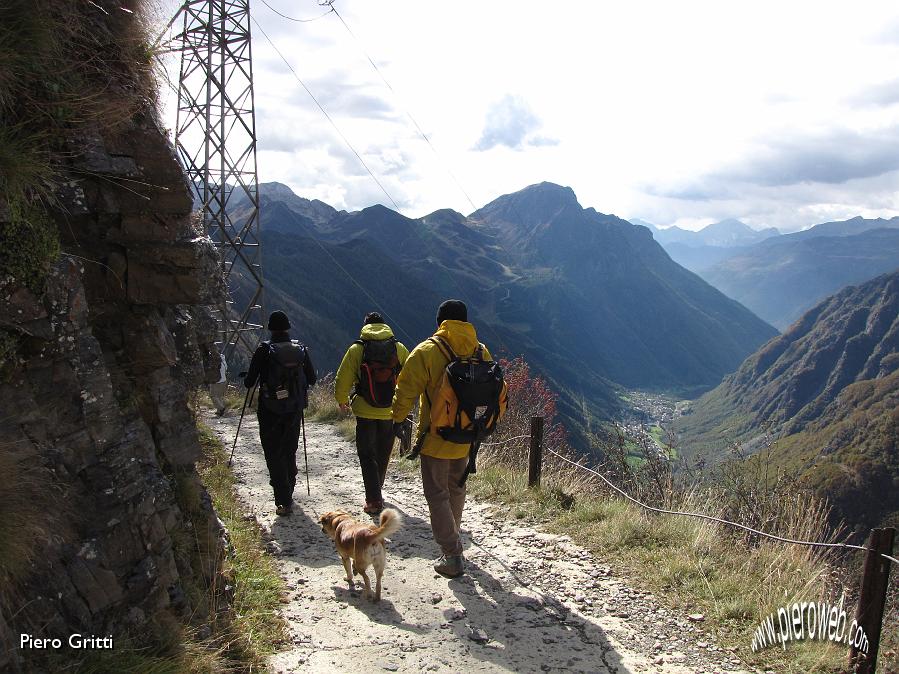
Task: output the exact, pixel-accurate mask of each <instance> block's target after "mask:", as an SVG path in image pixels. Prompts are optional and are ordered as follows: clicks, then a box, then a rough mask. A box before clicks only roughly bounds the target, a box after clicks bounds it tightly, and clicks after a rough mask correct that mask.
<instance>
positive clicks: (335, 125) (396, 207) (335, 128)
mask: <svg viewBox="0 0 899 674" xmlns="http://www.w3.org/2000/svg"><path fill="white" fill-rule="evenodd" d="M251 20H252V22H253V23H254V24H255V26H256V28H258V29H259V32H260V33H262V35H263V37H265V39H266V40H267V41H268V43H269V44H270V45H271V46H272V49H274V50H275V52H276V53H277V54H278V56H280V57H281V60H282V61H284V64H285V65H286V66H287V67H288V68H289V69H290V72H291V73H293V76H294V77H295V78H296V80H297V82H299V83H300V86H302V87H303V89H305V90H306V93H307V94H309V98H311V99H312V100H313V102H314V103H315V105H317V106H318V109H319V110H321V112H322V114H323V115H324V116H325V118H326V119H327V120H328V121H329V122H330V123H331V126H332V127H334V130H335V131H336V132H337V135H338V136H340V138H341V140H343V142H344V143H345V144H346V146H347V147H348V148H349V149H350V151H351V152H352V153H353V154H354V155H356V159H358V160H359V163H361V164H362V166H363V167H364V168H365V170H366V171H368V175H370V176H371V178H372V180H374V181H375V183H376V184H377V185H378V187H380V188H381V191H382V192H383V193H384V194H385V195H386V196H387V198H388V199H389V200H390V203H392V204H393V206H394V208H395V209H396V210H397V211H399V210H400V206H399V204H397V202H396V200H395V199H394V198H393V197H392V196H390V193H389V192H388V191H387V190H386V189H385V188H384V185H382V184H381V181H380V180H378V177H377V176H376V175H375V174H374V172H373V171H372V170H371V169H370V168H369V166H368V164H366V163H365V160H364V159H363V158H362V155H360V154H359V153H358V152H357V151H356V148H355V147H353V144H352V143H350V141H349V139H348V138H347V137H346V136H345V135H344V134H343V132H342V131H341V130H340V127H338V126H337V123H336V122H335V121H334V120H333V118H332V117H331V115H329V114H328V111H327V110H325V108H324V107H323V106H322V104H321V103H319V102H318V99H317V98H316V97H315V95H314V94H313V93H312V92H311V91H310V90H309V87H307V86H306V83H305V82H304V81H303V80H302V79H301V78H300V76H299V75H298V74H297V71H296V70H294V68H293V66H292V65H290V61H288V60H287V58H286V57H285V56H284V54H282V53H281V50H280V49H278V47H277V45H275V43H274V42H272V39H271V38H270V37H269V36H268V33H266V32H265V30H264V29H263V28H262V26H260V25H259V22H258V21H256V19H255V18H254V17H251Z"/></svg>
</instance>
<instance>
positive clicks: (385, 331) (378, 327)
mask: <svg viewBox="0 0 899 674" xmlns="http://www.w3.org/2000/svg"><path fill="white" fill-rule="evenodd" d="M391 337H393V330H391V329H390V326H389V325H387V324H386V323H370V324H368V325H363V326H362V332H360V333H359V339H368V340H371V341H375V342H377V341H380V340H382V339H389V338H391Z"/></svg>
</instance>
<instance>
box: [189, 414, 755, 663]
mask: <svg viewBox="0 0 899 674" xmlns="http://www.w3.org/2000/svg"><path fill="white" fill-rule="evenodd" d="M206 422H207V423H208V424H209V425H210V426H211V427H212V428H213V429H214V430H215V431H216V432H217V433H218V434H219V435H220V437H221V438H222V439H223V440H224V441H225V443H226V446H228V447H230V445H231V442H232V441H233V438H234V432H235V430H236V428H237V414H236V413H234V412H229V413H228V414H227V415H226V416H225V417H221V418H219V417H216V416H214V415H209V416H207V418H206ZM240 435H241V437H240V440H239V441H238V445H237V451H236V454H235V460H234V470H235V473H236V475H237V477H238V489H239V494H240V497H241V499H242V500H243V502H244V503H245V504H246V505H247V508H248V510H249V511H250V512H252V513H253V514H254V515H255V517H256V519H257V520H258V522H259V523H260V525H261V526H262V527H263V529H264V530H265V532H266V534H267V536H268V538H269V543H268V547H269V550H270V552H271V553H272V554H273V555H274V556H275V557H276V559H277V561H278V564H279V566H280V569H281V573H282V576H283V577H284V578H285V580H286V584H287V588H288V592H289V601H288V602H287V603H285V604H284V605H283V609H282V612H283V615H284V618H285V619H286V620H287V621H288V622H289V624H290V630H291V636H292V641H293V645H292V648H291V649H290V650H287V651H284V652H282V653H279V654H278V655H276V656H274V657H273V658H272V660H271V669H272V671H274V672H285V673H286V672H329V673H330V672H378V671H389V672H473V671H475V672H499V671H506V672H507V671H515V672H541V671H552V672H599V673H605V672H622V673H623V672H663V673H666V674H687V673H691V674H701V673H706V674H711V673H713V672H715V673H717V672H741V671H743V670H742V669H741V666H740V663H739V661H738V660H736V659H734V656H733V654H732V653H729V652H727V651H722V650H720V649H718V648H717V646H715V645H714V643H713V641H712V639H711V638H710V637H708V636H707V635H705V634H704V633H703V632H702V629H701V624H702V623H701V616H695V615H694V616H692V619H691V617H690V616H685V615H679V614H677V613H675V612H672V611H669V610H666V609H664V608H662V607H661V606H660V605H659V604H658V603H657V602H656V601H655V600H654V599H653V597H652V596H651V595H648V594H646V593H643V592H639V591H636V590H633V589H631V588H629V587H628V586H627V584H626V583H625V582H623V581H622V580H620V579H617V578H615V577H613V576H612V575H611V572H610V570H609V569H608V567H606V566H604V565H603V564H602V563H601V562H600V561H599V560H597V559H596V558H595V557H593V556H592V555H591V554H590V553H588V552H586V551H585V550H583V549H582V548H580V547H578V546H576V545H574V544H573V543H572V542H571V540H570V539H569V538H568V537H567V536H556V535H553V534H548V533H544V532H540V531H539V530H536V529H533V528H529V527H522V526H520V525H519V524H517V523H515V522H512V521H508V520H506V519H504V518H502V517H501V516H499V515H496V516H495V515H493V514H491V510H492V508H491V506H490V504H487V503H482V502H478V501H475V500H473V499H469V502H468V504H467V505H466V509H465V515H464V517H463V540H464V544H465V555H466V560H467V574H466V575H465V576H463V577H461V578H458V579H454V580H448V579H446V578H443V577H441V576H438V575H437V574H435V573H434V571H433V569H432V568H431V561H432V559H433V558H434V557H436V556H437V554H438V551H437V548H436V544H435V543H434V542H433V539H432V538H431V530H430V526H429V524H428V516H427V505H426V504H425V501H424V496H423V495H422V492H421V480H420V478H418V477H417V476H415V475H408V474H403V473H401V472H399V471H397V470H395V469H394V468H393V467H391V469H390V471H389V473H388V476H387V483H386V484H385V487H384V497H385V500H386V501H387V503H388V505H390V506H392V507H394V508H396V509H397V510H399V511H400V512H401V513H402V514H403V517H404V524H403V527H402V529H400V531H399V532H397V533H396V534H395V536H394V537H393V540H392V541H391V542H390V543H389V544H388V552H387V569H386V571H385V573H384V589H383V595H382V600H381V602H380V604H373V603H371V602H369V601H367V600H365V599H364V598H363V597H362V594H361V579H359V582H357V583H356V587H355V588H354V589H349V588H348V586H347V583H346V582H345V580H344V571H343V567H342V565H341V563H340V559H339V558H338V556H337V554H336V552H335V551H334V546H333V544H332V543H331V541H330V540H328V538H327V537H326V536H325V535H324V534H323V533H322V531H321V529H320V527H319V526H318V516H319V515H320V514H321V513H322V512H326V511H328V510H334V509H338V508H340V509H344V510H347V511H348V512H350V513H352V514H353V515H354V516H356V517H357V518H358V519H359V520H360V521H366V519H367V516H365V515H363V513H362V501H363V493H364V492H363V489H362V479H361V474H360V471H359V465H358V459H357V457H356V450H355V446H354V445H353V444H352V443H350V442H348V441H346V440H344V439H343V438H341V437H340V436H339V435H337V433H336V432H335V430H334V428H333V427H331V426H329V425H325V424H318V423H313V422H307V424H306V439H307V447H308V454H309V470H310V475H309V480H310V484H311V492H312V494H311V496H307V495H306V483H305V477H304V475H303V463H302V445H301V446H300V454H299V456H298V459H299V466H300V475H299V476H298V481H297V489H296V494H295V499H296V507H295V509H294V514H293V515H292V516H291V517H288V518H283V517H276V516H275V514H274V503H273V501H272V497H271V488H270V487H269V485H268V473H267V472H266V468H265V461H264V459H263V456H262V448H261V446H260V445H259V440H258V438H259V434H258V427H257V423H256V418H255V415H250V414H247V416H246V417H244V422H243V427H242V429H241V433H240Z"/></svg>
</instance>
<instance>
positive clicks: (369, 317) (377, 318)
mask: <svg viewBox="0 0 899 674" xmlns="http://www.w3.org/2000/svg"><path fill="white" fill-rule="evenodd" d="M383 322H384V317H383V316H381V314H379V313H378V312H377V311H372V312H370V313H367V314H365V320H364V321H362V325H371V324H372V323H383Z"/></svg>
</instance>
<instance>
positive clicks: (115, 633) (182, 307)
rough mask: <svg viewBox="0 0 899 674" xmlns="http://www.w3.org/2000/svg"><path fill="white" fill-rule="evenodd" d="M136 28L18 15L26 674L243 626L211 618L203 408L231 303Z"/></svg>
mask: <svg viewBox="0 0 899 674" xmlns="http://www.w3.org/2000/svg"><path fill="white" fill-rule="evenodd" d="M123 9H124V10H125V11H122V10H123ZM135 9H136V10H137V11H135V12H132V11H131V10H130V9H127V8H126V7H123V6H121V3H119V2H109V1H108V0H97V2H92V3H67V2H54V1H52V0H51V1H44V0H38V1H37V2H29V3H7V4H5V5H4V7H3V10H2V12H0V13H2V15H3V18H2V21H0V44H3V45H4V48H3V50H2V52H3V54H2V58H0V60H2V66H3V67H2V71H3V77H0V120H2V136H3V140H2V144H3V152H0V154H2V155H3V156H2V157H0V184H2V188H0V234H2V236H0V238H2V245H0V382H2V386H0V410H2V412H0V671H4V672H6V671H14V672H18V671H25V672H49V671H62V670H70V671H76V670H77V671H88V670H90V671H111V669H110V668H107V667H103V666H96V667H94V666H88V665H86V664H84V663H83V662H82V661H83V660H85V659H87V658H94V657H95V656H96V657H100V656H101V655H103V653H99V652H97V653H95V652H91V650H90V649H89V648H88V644H87V642H85V650H83V651H79V650H76V649H73V648H70V647H69V646H68V645H67V638H68V636H69V635H76V636H77V635H79V634H82V635H84V636H85V637H87V636H88V635H97V636H98V637H101V638H103V637H108V636H111V637H112V639H113V644H114V647H115V651H118V652H119V653H122V654H123V655H124V658H127V657H128V654H129V653H133V654H138V653H145V654H148V657H149V654H155V653H157V652H162V651H163V650H164V649H165V648H174V647H175V645H176V644H179V643H181V633H182V630H185V629H187V625H188V624H190V626H191V627H190V630H192V631H193V632H196V631H197V630H198V629H199V627H200V625H201V624H204V623H205V624H209V623H212V624H219V623H220V621H221V620H222V618H223V617H225V613H224V610H222V609H224V606H222V607H220V608H219V610H218V611H216V612H215V614H214V615H213V614H212V611H211V610H210V608H209V604H208V601H207V597H206V596H205V595H206V593H205V589H206V588H210V587H216V586H218V587H222V586H223V584H224V582H225V581H224V578H223V577H222V576H221V575H219V574H220V572H221V560H222V559H223V556H224V553H225V547H224V542H223V540H222V535H223V532H222V531H221V527H220V525H219V524H218V522H219V520H218V519H217V516H216V514H215V513H214V512H213V511H212V506H211V503H210V501H209V497H208V495H207V494H206V492H205V490H204V489H203V486H202V484H201V483H200V479H199V477H198V475H197V472H196V469H195V465H194V464H195V462H196V460H197V459H198V457H199V456H200V450H201V448H200V444H199V441H198V438H197V432H196V424H195V423H194V420H193V418H192V416H191V413H190V407H189V404H188V398H189V396H190V395H191V392H192V391H193V390H194V388H195V387H197V386H201V385H203V383H204V382H206V381H210V379H211V378H212V377H217V367H218V362H219V358H218V351H217V347H216V345H215V339H216V332H215V328H216V323H215V319H214V317H213V314H212V306H215V305H218V304H219V303H220V302H221V301H222V300H223V299H224V297H223V294H224V284H223V282H222V277H221V272H220V268H219V264H220V261H219V258H218V255H217V253H216V250H215V247H214V246H213V244H212V242H211V241H210V239H209V238H208V237H206V236H205V235H204V234H203V232H202V226H201V225H200V224H199V222H198V221H197V220H196V218H195V217H194V216H193V215H192V213H191V210H192V207H191V196H190V192H189V186H188V184H187V182H186V181H185V178H184V174H183V172H182V169H181V167H180V165H179V163H178V160H177V158H176V156H175V152H174V148H173V147H172V146H171V144H170V143H169V142H168V141H167V140H166V137H165V134H164V132H163V131H162V127H161V125H160V124H159V122H158V121H157V120H156V118H155V114H154V111H153V105H152V104H151V102H150V101H151V100H152V79H151V78H150V77H149V74H148V71H149V69H150V68H151V66H152V63H151V59H150V56H149V54H150V50H149V46H148V42H147V41H145V40H142V37H145V38H146V39H147V40H149V39H150V38H149V36H146V35H143V34H142V32H141V31H142V29H143V25H144V24H143V22H144V20H145V18H146V17H144V16H143V15H142V10H141V9H140V8H135ZM11 58H12V59H19V60H20V62H19V63H13V64H12V67H9V66H10V59H11ZM94 106H99V107H98V108H95V107H94ZM188 532H189V533H188ZM229 582H230V581H229ZM199 588H203V590H199ZM20 635H32V636H33V637H34V638H35V639H36V640H48V641H49V640H50V639H59V640H60V641H61V642H62V644H63V645H62V647H61V648H58V647H55V648H51V647H49V646H45V647H44V648H40V647H35V648H29V647H28V646H27V645H26V646H24V647H23V644H22V643H21V641H20ZM106 647H107V648H109V646H108V645H107V646H106ZM136 657H137V656H136V655H134V656H132V658H136ZM54 658H55V660H54ZM124 658H122V659H119V663H124V662H125V660H124ZM129 662H130V663H137V662H141V663H142V662H149V660H144V659H142V658H137V659H131V660H129ZM175 663H176V661H175V660H171V661H169V663H168V664H167V666H168V667H170V668H174V667H176V666H177V665H176V664H175ZM79 665H82V666H79ZM122 666H124V665H122ZM133 666H134V667H138V668H139V667H140V666H141V665H140V664H134V665H133ZM112 670H116V671H122V670H121V668H120V667H113V668H112Z"/></svg>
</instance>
